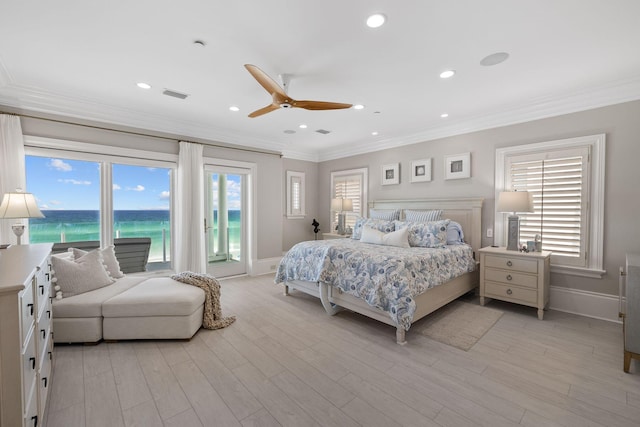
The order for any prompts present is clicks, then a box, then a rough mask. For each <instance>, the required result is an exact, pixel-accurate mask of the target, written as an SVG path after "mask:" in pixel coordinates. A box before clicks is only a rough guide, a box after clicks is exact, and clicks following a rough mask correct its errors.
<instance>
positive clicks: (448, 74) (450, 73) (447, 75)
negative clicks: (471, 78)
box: [440, 70, 456, 79]
mask: <svg viewBox="0 0 640 427" xmlns="http://www.w3.org/2000/svg"><path fill="white" fill-rule="evenodd" d="M455 73H456V71H455V70H445V71H443V72H441V73H440V78H441V79H448V78H450V77H453V75H454V74H455Z"/></svg>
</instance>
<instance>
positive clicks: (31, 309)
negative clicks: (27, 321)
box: [27, 304, 33, 316]
mask: <svg viewBox="0 0 640 427" xmlns="http://www.w3.org/2000/svg"><path fill="white" fill-rule="evenodd" d="M27 307H29V315H30V316H33V304H27Z"/></svg>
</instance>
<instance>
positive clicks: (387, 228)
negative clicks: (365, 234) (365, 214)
mask: <svg viewBox="0 0 640 427" xmlns="http://www.w3.org/2000/svg"><path fill="white" fill-rule="evenodd" d="M364 226H367V227H371V228H373V229H375V230H378V231H382V232H383V233H391V232H392V231H395V229H396V227H395V224H394V222H393V221H385V220H383V219H373V218H358V219H357V220H356V225H354V226H353V235H352V236H351V238H352V239H354V240H360V237H361V236H362V227H364Z"/></svg>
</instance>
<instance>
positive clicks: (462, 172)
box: [444, 153, 471, 179]
mask: <svg viewBox="0 0 640 427" xmlns="http://www.w3.org/2000/svg"><path fill="white" fill-rule="evenodd" d="M462 178H471V153H462V154H454V155H451V156H445V157H444V179H462Z"/></svg>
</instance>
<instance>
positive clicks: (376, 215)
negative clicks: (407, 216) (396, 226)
mask: <svg viewBox="0 0 640 427" xmlns="http://www.w3.org/2000/svg"><path fill="white" fill-rule="evenodd" d="M369 218H371V219H384V220H385V221H394V220H396V219H400V209H369Z"/></svg>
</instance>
